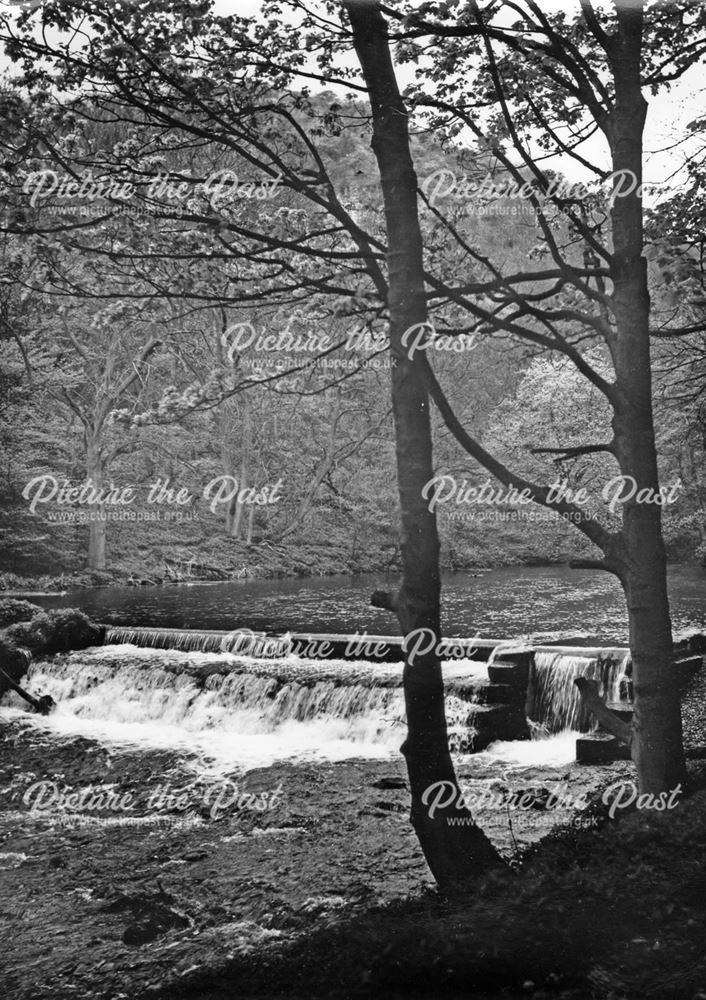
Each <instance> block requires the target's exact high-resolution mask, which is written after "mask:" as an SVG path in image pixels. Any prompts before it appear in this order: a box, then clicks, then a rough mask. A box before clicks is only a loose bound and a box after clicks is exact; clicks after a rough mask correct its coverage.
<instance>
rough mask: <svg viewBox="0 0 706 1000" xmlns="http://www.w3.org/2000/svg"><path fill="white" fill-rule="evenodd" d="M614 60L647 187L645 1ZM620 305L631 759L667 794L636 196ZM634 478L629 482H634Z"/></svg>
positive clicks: (645, 295) (619, 235) (623, 143)
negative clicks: (628, 487) (628, 488)
mask: <svg viewBox="0 0 706 1000" xmlns="http://www.w3.org/2000/svg"><path fill="white" fill-rule="evenodd" d="M618 18H619V33H618V36H617V46H618V47H617V50H616V52H615V54H614V73H615V108H614V111H613V113H612V115H611V120H610V126H609V136H610V144H611V152H612V159H613V170H614V171H616V172H617V171H631V172H632V174H633V175H634V176H635V178H636V179H637V183H638V185H641V184H642V136H643V129H644V122H645V115H646V111H647V105H646V102H645V100H644V98H643V96H642V92H641V87H640V54H641V46H642V31H643V13H642V5H641V3H638V4H619V5H618ZM612 225H613V264H612V278H613V288H614V291H613V305H614V310H615V320H616V327H617V336H616V338H615V342H614V343H613V344H612V345H611V346H612V352H613V361H614V364H615V370H616V386H617V388H618V391H619V399H618V402H617V405H616V407H615V415H614V418H613V428H614V433H615V443H616V453H617V458H618V462H619V464H620V470H621V473H622V474H623V475H624V476H630V477H632V478H633V479H634V481H635V484H636V487H637V491H636V493H635V497H633V499H632V500H630V501H628V502H627V503H625V504H624V505H623V530H622V536H623V545H624V571H623V573H622V582H623V587H624V589H625V594H626V598H627V606H628V617H629V622H630V650H631V654H632V662H633V682H634V690H635V717H634V729H635V733H634V738H633V757H634V759H635V763H636V766H637V771H638V777H639V783H640V790H641V791H642V792H652V793H655V794H660V793H661V792H665V791H670V790H672V789H673V788H675V787H676V786H677V785H678V784H679V783H680V782H683V780H684V777H685V769H684V754H683V749H682V731H681V711H680V701H679V689H678V685H677V680H676V675H675V673H674V670H673V667H672V627H671V621H670V616H669V599H668V595H667V562H666V554H665V549H664V541H663V537H662V526H661V508H660V507H659V506H658V505H656V504H654V503H645V502H642V503H640V502H638V500H637V498H638V497H639V495H640V494H639V491H646V492H644V493H643V494H642V497H643V499H647V498H649V497H650V496H652V497H656V496H657V495H658V490H659V475H658V469H657V454H656V447H655V433H654V419H653V410H652V384H651V370H652V369H651V359H650V336H649V320H650V297H649V291H648V285H647V262H646V260H645V258H644V257H643V256H642V251H643V242H644V236H643V210H642V201H641V199H640V198H639V197H638V192H637V191H636V192H635V193H634V194H631V195H628V196H626V197H618V198H616V199H615V203H614V206H613V210H612ZM628 482H631V481H630V480H629V481H628Z"/></svg>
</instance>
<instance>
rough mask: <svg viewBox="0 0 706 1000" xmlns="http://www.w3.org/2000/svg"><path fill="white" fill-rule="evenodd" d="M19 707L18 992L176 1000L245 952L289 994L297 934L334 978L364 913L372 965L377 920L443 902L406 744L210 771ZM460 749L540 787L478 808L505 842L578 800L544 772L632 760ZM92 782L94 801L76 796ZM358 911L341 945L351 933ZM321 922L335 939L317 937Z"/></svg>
mask: <svg viewBox="0 0 706 1000" xmlns="http://www.w3.org/2000/svg"><path fill="white" fill-rule="evenodd" d="M10 716H11V717H9V718H8V717H5V718H4V720H3V721H2V722H1V723H0V733H1V734H2V738H3V746H4V751H5V753H4V755H3V762H2V765H1V768H0V788H2V794H0V836H1V838H2V840H1V843H0V891H1V892H2V898H3V900H4V901H5V902H4V904H3V910H2V913H1V914H0V927H2V928H3V941H4V945H3V950H2V960H1V961H2V963H3V964H4V966H5V970H4V975H3V984H4V985H3V996H4V997H6V998H8V1000H30V998H31V1000H36V998H37V997H40V996H41V997H42V1000H65V998H68V997H78V998H88V997H91V998H93V997H101V998H106V1000H107V998H109V997H110V998H118V997H120V996H123V997H129V998H133V997H134V998H135V1000H136V998H138V997H140V998H142V997H148V996H160V997H164V998H165V1000H166V998H169V1000H172V998H174V997H176V996H178V995H181V991H182V990H185V989H186V990H187V991H193V990H196V989H197V984H201V985H200V986H199V987H198V988H201V987H202V986H203V987H205V984H206V983H207V982H211V983H212V982H213V981H214V980H213V978H212V977H213V976H214V975H215V976H216V979H217V980H218V978H219V977H230V976H231V975H232V974H235V973H234V970H235V969H236V967H237V969H238V970H240V971H238V977H239V976H240V975H241V973H243V974H244V970H246V969H249V970H250V971H249V973H248V975H250V976H252V974H253V970H255V969H258V968H259V969H260V972H259V973H257V975H259V976H260V983H259V986H258V985H257V983H255V982H254V981H253V983H252V986H253V990H254V991H255V992H261V991H263V990H264V991H265V994H266V995H270V994H272V995H274V994H277V993H280V992H282V991H284V995H287V993H286V982H287V978H288V977H289V976H291V975H292V974H293V973H294V969H293V967H292V966H291V964H290V959H288V958H286V956H287V955H292V956H299V958H298V959H297V961H299V960H300V959H301V957H302V955H303V954H305V953H306V954H308V956H309V962H312V961H315V962H316V964H317V971H316V975H315V976H314V979H315V980H316V982H311V983H309V985H310V986H312V988H314V987H315V989H316V990H324V992H325V991H326V990H328V989H329V988H333V987H334V986H335V985H336V984H337V982H338V977H339V976H340V975H341V974H342V973H343V972H344V971H345V970H347V972H346V975H347V976H348V977H349V979H350V976H351V974H352V963H354V962H356V961H358V960H361V959H363V956H362V955H361V954H360V953H359V952H358V951H357V948H358V944H359V943H360V942H358V943H356V941H355V938H356V935H360V933H361V928H363V927H367V928H369V929H370V928H372V927H373V926H375V927H377V935H378V936H377V941H376V944H375V948H373V949H372V950H370V951H369V953H368V954H367V955H366V956H365V958H364V962H365V963H367V964H366V965H365V968H367V967H368V964H369V963H370V962H371V961H372V960H373V959H374V958H375V956H376V955H378V953H379V952H380V951H381V949H382V945H381V941H382V942H385V943H388V942H389V943H391V942H392V941H393V938H394V934H393V933H392V927H388V929H387V931H386V932H385V933H384V934H382V936H381V935H380V932H381V928H380V921H383V920H386V919H388V918H387V917H385V914H388V915H389V919H390V920H391V921H392V925H396V928H397V930H399V929H400V928H401V926H402V924H401V923H400V921H402V923H404V922H406V921H407V920H408V919H409V915H410V914H413V913H417V917H415V918H414V919H417V918H418V917H419V915H420V914H421V913H423V912H426V909H425V908H426V907H427V906H431V910H430V911H429V913H428V915H431V914H433V913H434V912H435V907H437V906H438V905H439V904H438V903H437V902H434V900H436V894H435V892H434V890H433V885H432V882H431V879H430V876H429V873H428V871H427V869H426V865H425V863H424V860H423V858H422V855H421V852H420V850H419V847H418V844H417V841H416V839H415V837H414V835H413V832H412V829H411V827H410V825H409V821H408V816H407V813H408V805H409V793H408V790H407V786H406V776H405V772H404V767H403V762H402V759H401V757H395V758H394V759H393V760H378V761H376V760H372V761H362V760H350V761H343V762H340V763H328V764H327V763H325V762H318V763H299V764H296V763H286V764H277V765H273V766H271V767H264V768H257V769H254V770H252V771H249V772H248V773H247V775H242V774H238V773H237V772H221V773H214V772H213V771H209V770H208V769H207V768H205V767H204V762H203V761H198V760H197V759H195V758H193V759H190V758H189V757H188V755H186V756H185V755H179V754H176V753H175V752H173V751H159V750H139V751H138V750H136V749H135V748H132V749H130V748H128V747H122V748H121V747H119V746H116V745H114V744H113V745H104V744H102V743H99V742H96V741H94V740H91V739H86V738H78V737H71V738H57V737H56V735H50V734H49V732H48V731H46V730H43V728H42V725H41V724H40V723H38V722H37V721H36V720H32V721H29V720H28V719H27V717H24V716H17V715H13V714H12V713H10ZM466 761H467V763H466V764H464V765H463V766H462V767H461V770H460V778H461V781H462V782H465V783H466V784H470V786H471V787H473V788H474V789H476V790H478V789H481V788H482V787H491V786H492V787H496V788H498V787H500V786H505V785H507V789H508V790H511V791H513V792H515V793H517V792H518V791H520V790H524V791H525V792H527V793H528V794H531V795H532V796H534V801H535V803H536V805H535V807H534V808H531V809H529V810H527V811H526V812H525V813H523V814H522V815H520V814H519V813H515V814H513V812H512V809H509V808H505V809H498V807H497V805H493V804H492V803H490V804H489V805H488V806H487V807H485V808H479V810H478V821H479V822H480V823H481V825H483V826H484V827H485V828H486V831H487V833H488V835H489V836H490V837H491V839H492V840H493V841H494V843H495V844H496V845H497V847H498V849H499V850H500V851H501V853H502V854H503V855H504V856H505V857H506V858H507V859H514V860H517V859H518V858H519V857H520V856H521V855H522V854H523V853H524V852H525V851H527V850H528V848H529V847H530V846H531V845H532V844H533V843H536V842H537V841H539V840H540V839H541V838H542V837H545V836H546V835H547V834H548V833H549V832H550V830H551V829H552V828H556V827H557V826H561V825H562V824H566V823H568V822H570V821H571V819H572V815H573V814H571V813H569V812H568V811H563V810H554V811H545V812H543V811H542V808H541V803H542V801H543V800H544V799H545V798H546V796H544V795H543V792H542V789H548V788H550V787H552V786H553V785H554V784H555V783H562V785H565V784H566V783H568V785H569V786H570V787H571V790H572V794H573V795H574V796H576V797H578V796H579V795H581V794H584V793H585V794H589V793H595V792H596V791H597V790H598V788H599V787H600V786H602V785H605V784H608V783H609V782H611V781H613V780H616V778H618V777H620V776H626V777H628V776H629V775H630V773H631V768H632V765H630V764H625V763H622V764H615V765H611V766H610V767H608V768H604V769H601V770H600V771H598V770H596V769H591V768H581V767H579V766H578V765H562V766H560V767H554V768H551V767H550V768H544V767H543V768H542V769H541V770H540V769H538V768H513V767H509V766H508V764H507V763H502V762H500V761H498V762H495V763H492V762H488V761H487V760H485V761H481V759H480V758H476V759H472V758H466ZM39 783H42V784H39ZM108 783H109V784H110V788H111V790H112V798H111V799H110V800H109V799H108V798H106V797H105V790H106V788H107V786H108ZM89 786H92V788H93V793H92V794H93V798H91V797H90V795H89V793H87V792H86V789H87V788H88V787H89ZM97 789H102V791H103V795H104V797H103V798H102V799H98V798H97V797H96V796H97V794H98V792H97V791H96V790H97ZM82 790H83V792H84V799H83V801H81V802H79V801H78V800H77V799H76V798H74V799H73V800H72V799H70V798H69V797H68V796H69V794H70V793H73V794H74V795H77V794H79V793H80V792H81V791H82ZM62 796H63V797H62ZM87 796H88V797H87ZM246 796H256V798H247V797H246ZM254 802H257V803H258V804H259V805H260V806H262V805H264V806H265V808H262V809H260V808H251V806H252V804H253V803H254ZM62 807H63V812H61V813H60V812H59V811H58V810H59V809H61V808H62ZM101 807H103V808H101ZM76 813H78V814H80V815H78V816H76ZM72 815H74V820H73V821H72V820H70V817H71V816H72ZM430 901H431V902H430ZM419 907H422V910H421V911H420V910H419ZM408 908H409V909H408ZM442 912H443V910H442ZM425 919H426V918H425ZM434 919H436V918H434ZM11 926H12V934H10V927H11ZM347 927H351V932H352V935H353V937H352V939H351V947H350V948H348V946H347V945H346V946H345V947H344V946H343V943H342V939H341V935H343V934H344V933H347V932H346V931H345V928H347ZM366 933H367V931H366ZM327 935H330V936H331V940H332V941H334V940H335V941H336V942H337V944H336V950H335V952H331V951H324V952H320V951H319V950H318V949H319V947H320V944H321V942H323V941H324V940H325V939H326V937H327ZM342 948H343V950H342ZM312 949H313V950H312ZM263 962H264V963H265V965H264V966H263V965H262V963H263ZM283 963H284V964H283ZM268 970H269V971H268ZM287 970H288V971H287ZM302 971H303V970H302V969H300V970H299V978H300V982H301V990H302V994H301V995H302V996H307V995H310V994H309V991H308V987H307V986H306V984H305V983H304V981H303V980H302V979H301V975H300V974H301V973H302ZM364 971H365V970H364V967H363V966H361V967H360V968H359V970H358V972H357V973H356V976H358V977H359V975H360V974H362V973H363V972H364ZM310 972H311V970H310ZM270 974H271V976H272V979H271V981H270V978H269V977H270ZM355 982H358V980H357V979H356V977H355V976H354V982H353V983H351V982H350V981H349V982H348V987H352V986H353V985H355ZM359 985H360V983H359ZM193 995H194V996H195V995H198V994H197V993H194V994H193ZM229 995H232V992H231V993H230V994H229ZM238 995H242V994H241V992H240V990H239V991H238ZM311 995H313V993H312V994H311ZM339 995H343V996H345V995H347V994H346V993H345V992H343V993H342V994H339Z"/></svg>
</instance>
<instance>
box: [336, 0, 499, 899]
mask: <svg viewBox="0 0 706 1000" xmlns="http://www.w3.org/2000/svg"><path fill="white" fill-rule="evenodd" d="M344 6H345V8H346V10H347V12H348V16H349V18H350V23H351V26H352V29H353V38H354V44H355V50H356V53H357V55H358V59H359V61H360V65H361V68H362V70H363V75H364V77H365V82H366V85H367V88H368V95H369V99H370V105H371V108H372V115H373V141H372V148H373V151H374V153H375V156H376V159H377V162H378V168H379V171H380V179H381V184H382V191H383V199H384V207H385V219H386V226H387V238H388V281H389V293H388V303H387V304H388V309H389V322H390V331H389V336H390V349H391V353H392V355H393V356H394V357H395V358H396V359H397V365H396V367H393V369H392V405H393V413H394V423H395V435H396V456H397V479H398V488H399V497H400V509H401V521H402V524H401V528H402V531H401V538H402V542H401V548H402V585H401V587H400V591H399V594H398V595H397V598H396V599H395V600H394V602H390V606H391V607H394V610H395V611H396V613H397V616H398V619H399V623H400V626H401V629H402V633H403V635H408V634H409V633H410V632H412V631H414V630H416V629H428V630H430V632H431V634H432V635H433V636H434V648H433V649H432V650H431V651H430V652H428V653H426V655H424V656H418V657H416V658H414V662H410V660H411V658H410V657H409V655H408V656H407V660H406V662H405V666H404V674H403V683H404V696H405V706H406V711H407V738H406V740H405V742H404V744H403V746H402V753H403V754H404V756H405V759H406V763H407V770H408V774H409V781H410V788H411V794H412V810H411V821H412V825H413V827H414V829H415V832H416V834H417V836H418V838H419V842H420V844H421V847H422V850H423V852H424V856H425V858H426V860H427V863H428V865H429V867H430V869H431V871H432V874H433V875H434V877H435V879H436V880H437V882H438V883H439V885H441V886H442V887H444V888H446V889H449V888H453V887H455V886H458V885H459V884H460V883H462V882H463V880H464V879H466V878H469V877H472V876H475V875H477V874H478V873H479V872H481V871H483V870H485V869H487V868H488V867H490V866H492V865H494V864H498V863H499V858H498V855H497V854H496V852H495V851H494V849H493V848H492V846H491V845H490V843H489V841H488V840H487V838H486V837H485V835H484V834H483V832H482V831H481V830H480V829H479V828H478V827H477V826H475V825H474V823H473V821H472V817H471V816H470V814H469V813H468V812H467V811H466V810H465V809H459V808H458V802H459V795H458V785H457V780H456V775H455V773H454V768H453V763H452V760H451V755H450V752H449V745H448V735H447V729H446V715H445V706H444V686H443V679H442V674H441V663H440V660H439V657H438V655H437V653H436V644H437V643H438V641H439V639H440V637H441V629H440V609H439V599H440V579H439V539H438V534H437V529H436V518H435V515H434V514H432V513H430V511H429V510H428V508H427V505H426V503H425V501H424V499H423V497H422V490H423V487H424V485H425V483H426V482H428V480H429V479H431V478H432V475H433V472H432V469H433V466H432V436H431V423H430V416H429V399H428V396H427V392H426V389H425V387H424V379H423V376H422V373H421V371H420V370H419V365H418V363H417V362H416V361H413V360H410V359H409V358H408V357H407V354H406V350H405V347H404V346H403V342H402V337H403V334H404V332H405V331H406V330H408V329H409V328H410V327H412V326H415V325H416V324H419V323H425V322H426V320H427V310H426V296H425V289H424V277H423V267H422V239H421V231H420V227H419V219H418V214H417V179H416V176H415V173H414V167H413V164H412V158H411V154H410V149H409V132H408V127H407V111H406V109H405V107H404V104H403V102H402V99H401V96H400V93H399V90H398V87H397V82H396V79H395V74H394V69H393V66H392V59H391V56H390V51H389V44H388V38H387V28H386V24H385V21H384V19H383V17H382V14H381V12H380V6H379V3H377V2H366V0H358V2H354V0H348V2H346V3H345V4H344ZM440 782H443V783H444V784H443V786H442V785H438V783H440ZM434 785H437V787H439V788H441V787H443V788H446V789H450V790H451V791H449V794H447V795H446V796H445V801H446V800H448V804H447V805H446V806H444V807H443V808H439V809H438V810H437V811H435V812H434V814H433V815H430V810H429V808H428V802H427V803H425V799H424V796H425V792H427V790H428V789H430V788H431V787H432V786H434ZM455 818H459V820H460V824H465V825H460V824H459V825H451V824H450V823H449V822H448V821H449V819H455Z"/></svg>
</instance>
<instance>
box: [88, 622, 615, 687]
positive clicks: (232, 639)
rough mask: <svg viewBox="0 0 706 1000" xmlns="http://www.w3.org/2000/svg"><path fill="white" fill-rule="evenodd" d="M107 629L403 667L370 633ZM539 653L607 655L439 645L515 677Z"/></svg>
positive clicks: (203, 645) (396, 642) (553, 647)
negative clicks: (512, 669) (511, 671)
mask: <svg viewBox="0 0 706 1000" xmlns="http://www.w3.org/2000/svg"><path fill="white" fill-rule="evenodd" d="M105 628H106V639H105V641H106V644H115V643H131V644H132V645H135V646H144V647H150V648H153V649H181V650H186V651H196V650H200V651H202V652H232V653H241V654H242V655H246V656H265V657H268V656H270V657H278V656H286V655H291V654H294V655H296V656H300V657H303V658H309V659H316V660H370V661H373V662H375V661H378V662H380V663H400V662H401V661H403V660H404V652H403V649H402V639H401V637H400V636H394V635H369V634H367V633H365V632H362V633H356V634H348V635H340V634H331V633H321V632H288V633H286V634H285V635H267V634H266V633H265V632H254V631H252V630H251V629H247V628H238V629H233V630H232V631H230V632H226V631H225V630H223V629H199V630H196V629H176V628H150V627H147V626H145V627H136V628H129V627H125V626H118V625H106V626H105ZM415 642H416V643H417V645H416V647H415V648H416V649H417V651H418V655H419V656H421V655H422V654H423V652H424V651H425V650H426V649H427V646H428V645H429V642H428V640H427V639H426V638H424V637H421V638H420V639H419V640H415ZM535 652H552V653H557V654H566V655H569V656H586V657H597V656H600V655H601V654H602V653H603V652H604V650H603V649H601V648H593V647H585V646H564V645H558V644H542V645H535V646H533V645H530V644H529V643H526V644H517V643H513V642H510V641H508V640H507V639H481V638H478V637H473V638H469V639H467V638H461V637H455V636H449V637H446V638H443V639H442V640H441V642H440V643H439V644H438V653H439V655H440V657H441V658H442V659H444V660H462V659H467V660H475V661H481V662H487V661H488V660H491V657H492V658H493V660H494V661H495V662H496V663H497V665H498V666H508V665H516V666H518V667H519V670H516V671H515V673H516V674H519V675H522V674H523V673H524V671H525V670H526V668H527V664H528V660H529V657H531V655H532V653H535ZM613 652H615V653H623V652H625V653H627V649H625V650H621V649H615V650H613ZM489 666H492V663H491V664H489ZM503 673H504V671H498V672H497V677H496V678H491V679H492V680H496V682H497V683H507V679H506V678H507V677H508V676H509V675H506V676H503V677H501V674H503ZM513 679H514V678H513Z"/></svg>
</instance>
